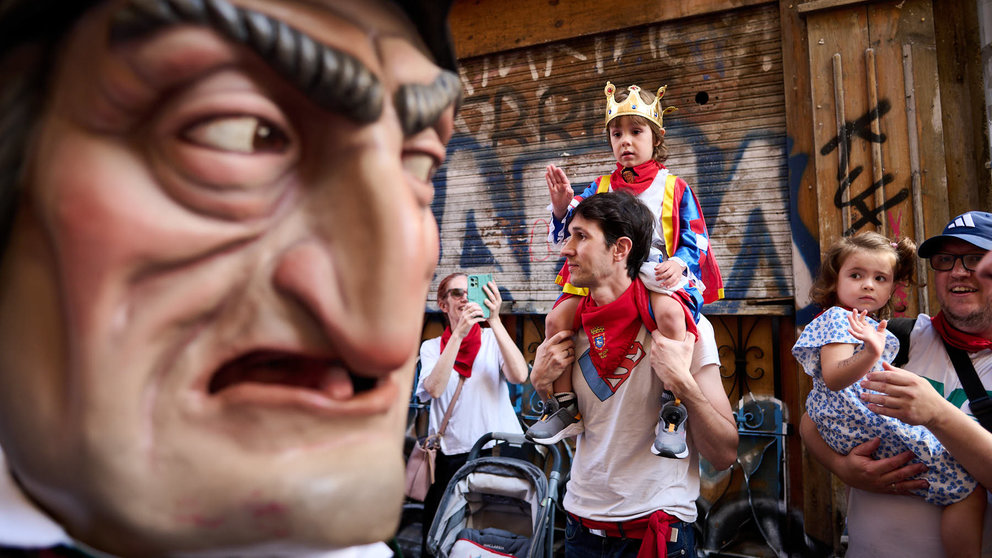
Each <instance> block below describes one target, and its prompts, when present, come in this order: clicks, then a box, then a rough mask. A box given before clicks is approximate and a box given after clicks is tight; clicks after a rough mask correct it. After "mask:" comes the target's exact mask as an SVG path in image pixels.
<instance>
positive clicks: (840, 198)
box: [820, 99, 909, 234]
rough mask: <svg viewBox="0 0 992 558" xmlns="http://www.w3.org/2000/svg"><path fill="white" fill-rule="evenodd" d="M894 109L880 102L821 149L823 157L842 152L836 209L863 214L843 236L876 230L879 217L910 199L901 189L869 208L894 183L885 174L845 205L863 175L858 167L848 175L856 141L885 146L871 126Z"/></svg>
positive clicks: (835, 201) (906, 190) (890, 177)
mask: <svg viewBox="0 0 992 558" xmlns="http://www.w3.org/2000/svg"><path fill="white" fill-rule="evenodd" d="M891 109H892V104H891V103H890V102H889V101H888V100H886V99H883V100H881V101H879V103H878V106H877V107H875V108H873V109H871V110H869V111H868V112H867V113H865V114H864V115H863V116H861V117H860V118H858V119H857V120H855V121H853V122H845V123H844V129H843V130H841V132H840V134H839V135H837V136H836V137H834V138H833V139H831V140H830V141H828V142H827V143H826V145H824V146H823V148H822V149H820V154H821V155H829V154H830V153H832V152H833V151H834V150H835V149H840V162H839V164H838V166H837V191H836V193H835V194H834V206H836V207H837V208H838V209H842V208H844V207H853V208H854V209H856V210H857V211H858V213H860V214H861V217H860V218H859V219H857V220H856V221H854V222H852V223H851V226H850V228H848V229H847V230H846V231H844V234H851V233H853V232H855V231H857V230H858V229H860V228H862V227H864V226H865V225H868V224H873V225H876V226H878V225H881V224H882V222H881V221H880V220H879V215H881V214H883V213H885V210H887V209H888V208H890V207H893V206H896V205H898V204H899V203H901V202H902V201H903V200H905V199H906V198H908V197H909V189H907V188H902V189H901V190H899V191H898V192H896V193H895V194H893V195H892V197H890V198H889V199H887V200H885V201H884V202H883V203H882V204H881V205H880V206H878V207H876V208H874V209H872V208H870V207H868V203H867V201H868V200H869V199H872V198H873V197H874V195H875V191H876V190H878V189H879V188H882V187H883V186H885V185H887V184H890V183H892V181H893V180H895V177H893V176H892V174H890V173H886V174H884V175H883V176H882V179H881V180H878V181H875V182H873V183H872V184H871V185H870V186H869V187H868V188H866V189H865V190H864V191H863V192H861V193H860V194H858V195H856V196H854V197H852V198H851V199H850V200H848V201H846V202H845V201H844V193H845V192H846V191H847V190H848V189H849V188H850V187H851V186H852V185H853V184H854V182H855V181H856V180H857V179H858V177H859V176H861V173H862V172H863V171H864V167H862V166H860V165H859V166H857V167H855V168H853V169H851V170H850V172H848V173H847V174H845V172H846V171H847V163H848V153H850V150H851V143H852V142H853V140H854V139H855V138H861V139H863V140H864V141H867V142H869V143H885V139H886V138H885V134H875V133H873V132H872V131H871V123H872V122H873V121H875V120H880V119H881V117H882V116H884V115H885V114H887V113H888V112H889V111H890V110H891Z"/></svg>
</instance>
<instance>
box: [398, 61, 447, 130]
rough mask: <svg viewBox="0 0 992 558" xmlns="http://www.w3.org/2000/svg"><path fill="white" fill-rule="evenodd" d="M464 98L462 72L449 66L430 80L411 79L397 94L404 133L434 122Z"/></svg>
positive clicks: (423, 127)
mask: <svg viewBox="0 0 992 558" xmlns="http://www.w3.org/2000/svg"><path fill="white" fill-rule="evenodd" d="M461 100H462V84H461V81H459V79H458V74H455V73H454V72H450V71H448V70H441V73H440V74H439V75H438V76H437V78H435V79H434V81H433V82H431V83H428V84H420V83H407V84H404V85H402V86H400V88H399V89H397V90H396V93H395V94H394V96H393V103H394V104H395V105H396V112H397V113H398V114H399V118H400V126H401V127H402V128H403V134H404V135H406V136H412V135H414V134H416V133H417V132H420V131H421V130H424V129H426V128H428V127H430V126H433V125H434V124H435V123H436V122H437V121H438V119H440V118H441V115H442V114H443V113H444V111H445V110H447V109H448V107H450V106H452V105H455V107H456V108H457V106H458V104H459V103H460V102H461Z"/></svg>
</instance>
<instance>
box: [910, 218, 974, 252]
mask: <svg viewBox="0 0 992 558" xmlns="http://www.w3.org/2000/svg"><path fill="white" fill-rule="evenodd" d="M951 238H957V239H959V240H963V241H965V242H968V243H970V244H974V245H975V246H977V247H979V248H981V249H982V250H992V213H986V212H984V211H969V212H968V213H962V214H961V215H958V216H957V217H955V218H954V219H952V220H951V222H950V223H948V224H947V226H946V227H944V232H943V233H941V234H939V235H937V236H933V237H930V238H928V239H926V240H925V241H923V244H920V247H919V249H918V250H917V251H916V253H917V254H919V256H920V257H921V258H929V257H930V256H932V255H933V254H934V253H935V252H936V251H937V250H938V249H939V248H940V245H941V244H942V243H943V242H944V241H945V240H948V239H951Z"/></svg>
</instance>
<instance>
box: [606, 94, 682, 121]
mask: <svg viewBox="0 0 992 558" xmlns="http://www.w3.org/2000/svg"><path fill="white" fill-rule="evenodd" d="M666 89H668V86H667V85H662V86H661V87H659V88H658V94H657V95H656V96H655V98H654V102H653V103H651V104H650V105H649V104H647V103H645V102H644V101H642V100H641V95H640V90H641V88H640V87H638V86H636V85H631V86H630V87H628V88H627V93H628V95H627V98H626V99H624V100H623V102H622V103H620V104H617V102H616V100H614V99H613V94H614V93H616V91H617V88H616V86H615V85H613V84H612V83H610V82H606V125H607V126H608V125H609V124H610V120H613V119H614V118H616V117H618V116H628V115H637V116H643V117H644V118H647V119H648V120H650V121H651V122H654V123H655V124H657V125H658V127H659V128H661V130H662V131H664V130H665V127H664V126H662V124H661V122H662V117H663V116H664V115H666V114H668V113H670V112H672V111H674V110H678V109H677V108H675V107H666V108H665V109H664V110H659V105H660V104H661V98H662V97H664V96H665V90H666Z"/></svg>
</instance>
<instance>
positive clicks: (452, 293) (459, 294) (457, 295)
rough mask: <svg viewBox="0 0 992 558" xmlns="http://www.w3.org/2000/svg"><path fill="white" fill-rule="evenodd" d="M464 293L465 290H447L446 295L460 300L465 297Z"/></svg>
mask: <svg viewBox="0 0 992 558" xmlns="http://www.w3.org/2000/svg"><path fill="white" fill-rule="evenodd" d="M466 292H467V291H466V290H465V289H448V295H449V296H453V297H455V298H461V297H463V296H465V294H466Z"/></svg>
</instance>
